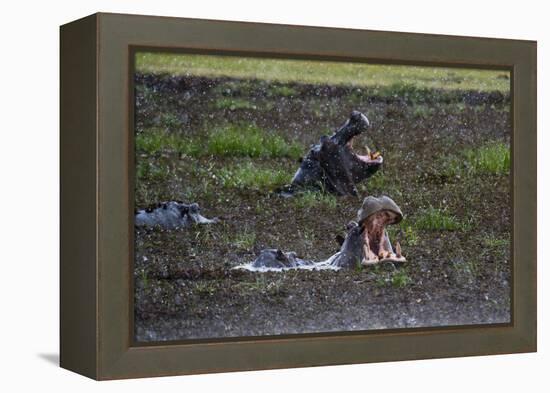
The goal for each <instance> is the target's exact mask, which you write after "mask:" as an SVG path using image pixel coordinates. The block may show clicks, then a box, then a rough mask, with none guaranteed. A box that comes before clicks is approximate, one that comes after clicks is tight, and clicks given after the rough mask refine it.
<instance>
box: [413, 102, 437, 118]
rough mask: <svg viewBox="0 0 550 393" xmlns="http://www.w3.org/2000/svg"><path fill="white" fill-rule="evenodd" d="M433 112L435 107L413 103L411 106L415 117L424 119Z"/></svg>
mask: <svg viewBox="0 0 550 393" xmlns="http://www.w3.org/2000/svg"><path fill="white" fill-rule="evenodd" d="M434 113H435V109H434V108H432V107H430V106H428V105H414V106H413V108H412V115H413V117H414V118H415V119H422V120H426V119H428V118H429V117H431V116H433V114H434Z"/></svg>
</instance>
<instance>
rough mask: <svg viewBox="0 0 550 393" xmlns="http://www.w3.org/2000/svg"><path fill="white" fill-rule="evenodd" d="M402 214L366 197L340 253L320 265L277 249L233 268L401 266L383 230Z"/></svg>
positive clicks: (386, 201) (390, 203) (382, 200)
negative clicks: (394, 264)
mask: <svg viewBox="0 0 550 393" xmlns="http://www.w3.org/2000/svg"><path fill="white" fill-rule="evenodd" d="M402 218H403V213H402V212H401V209H400V208H399V206H397V204H396V203H395V202H394V201H393V200H392V199H391V198H389V197H387V196H381V197H379V198H375V197H372V196H368V197H366V198H365V200H364V201H363V204H362V206H361V208H360V209H359V211H358V212H357V221H352V222H351V223H349V224H348V228H347V229H348V233H347V235H346V238H345V239H344V241H343V243H342V244H341V247H340V250H339V251H338V252H337V253H336V254H334V255H332V256H331V257H330V258H328V259H327V260H324V261H320V262H314V261H309V260H304V259H300V258H298V257H297V256H296V253H294V252H283V251H281V250H278V249H266V250H262V251H261V253H260V255H259V256H258V257H257V258H256V259H255V260H254V261H253V262H251V263H249V264H246V265H241V266H238V267H237V268H240V269H246V270H251V271H270V270H287V269H340V268H354V267H356V266H359V265H374V264H378V263H381V262H393V263H403V262H406V259H405V257H404V256H403V255H402V254H401V246H400V245H399V243H396V244H395V249H394V248H393V247H392V245H391V242H390V238H389V236H388V232H387V231H386V226H387V225H391V224H397V223H399V222H400V221H401V220H402Z"/></svg>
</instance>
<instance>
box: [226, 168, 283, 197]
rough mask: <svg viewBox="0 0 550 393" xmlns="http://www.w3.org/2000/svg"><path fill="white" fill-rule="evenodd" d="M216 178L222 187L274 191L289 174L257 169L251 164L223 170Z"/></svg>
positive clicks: (280, 171)
mask: <svg viewBox="0 0 550 393" xmlns="http://www.w3.org/2000/svg"><path fill="white" fill-rule="evenodd" d="M218 176H219V178H220V181H221V184H222V186H223V187H226V188H238V189H253V190H260V191H265V190H269V191H271V190H274V189H275V188H277V187H281V186H283V185H284V184H286V183H287V182H288V180H289V179H290V174H288V173H286V172H284V171H282V170H275V169H266V168H258V167H257V166H254V165H253V164H252V163H247V164H244V165H243V164H241V165H237V166H236V167H232V168H231V167H230V168H223V169H221V170H220V171H219V174H218Z"/></svg>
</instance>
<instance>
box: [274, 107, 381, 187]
mask: <svg viewBox="0 0 550 393" xmlns="http://www.w3.org/2000/svg"><path fill="white" fill-rule="evenodd" d="M369 126H370V124H369V120H368V119H367V117H366V116H365V115H364V114H362V113H361V112H359V111H353V112H351V115H350V117H349V119H347V120H346V122H345V123H344V124H343V125H342V126H341V127H340V128H338V130H336V132H335V133H334V134H333V135H331V136H326V135H324V136H322V137H321V139H320V141H319V143H318V144H316V145H313V146H312V147H311V149H310V150H309V152H308V153H307V155H306V156H305V158H303V159H302V161H301V165H300V167H299V168H298V170H297V171H296V174H295V175H294V177H293V178H292V181H291V183H290V185H289V186H287V187H286V188H285V190H284V192H283V195H285V196H290V195H292V193H293V192H294V191H297V190H303V189H322V190H325V191H327V192H330V193H333V194H336V195H354V196H356V195H357V188H356V184H357V183H359V182H361V181H363V180H365V179H367V178H369V177H370V176H372V175H374V174H375V173H376V172H377V171H378V170H379V169H380V167H381V166H382V163H383V157H382V155H381V154H380V153H379V152H374V153H372V152H371V151H370V149H369V148H368V147H367V148H366V150H367V151H366V154H364V155H360V154H357V153H356V152H354V150H353V140H354V138H355V137H356V136H357V135H360V134H361V133H363V132H364V131H365V130H366V129H367V128H368V127H369Z"/></svg>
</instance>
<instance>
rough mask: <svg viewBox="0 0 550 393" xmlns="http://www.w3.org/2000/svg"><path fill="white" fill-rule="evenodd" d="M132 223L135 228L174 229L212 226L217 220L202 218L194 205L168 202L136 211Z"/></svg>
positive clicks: (198, 209) (196, 205) (197, 207)
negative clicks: (203, 225) (195, 225)
mask: <svg viewBox="0 0 550 393" xmlns="http://www.w3.org/2000/svg"><path fill="white" fill-rule="evenodd" d="M134 222H135V225H136V226H137V227H155V226H158V227H161V228H164V229H175V228H183V227H187V226H190V225H192V224H212V223H216V222H218V219H217V218H214V219H208V218H206V217H204V216H202V215H201V214H200V208H199V205H198V204H196V203H191V204H185V203H183V202H176V201H170V202H162V203H159V204H158V205H157V207H155V208H151V209H142V210H138V211H137V212H136V215H135V221H134Z"/></svg>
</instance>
